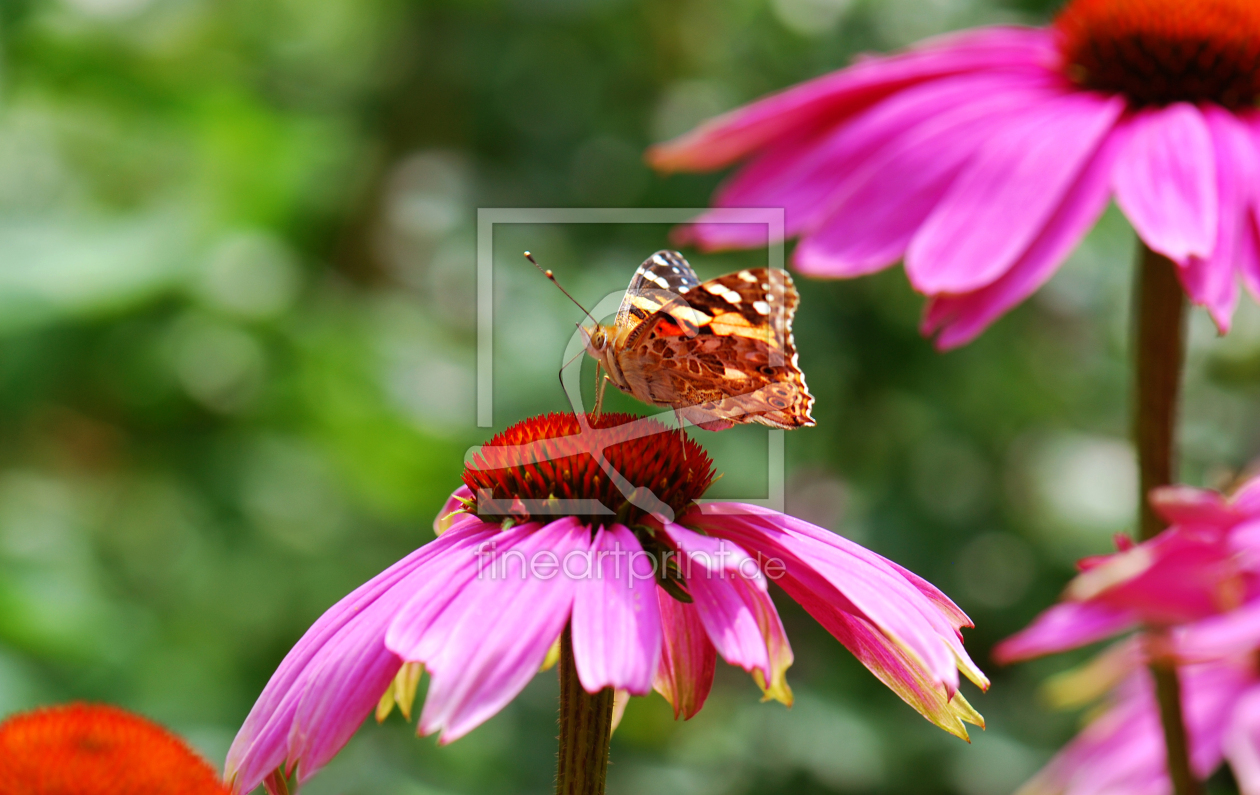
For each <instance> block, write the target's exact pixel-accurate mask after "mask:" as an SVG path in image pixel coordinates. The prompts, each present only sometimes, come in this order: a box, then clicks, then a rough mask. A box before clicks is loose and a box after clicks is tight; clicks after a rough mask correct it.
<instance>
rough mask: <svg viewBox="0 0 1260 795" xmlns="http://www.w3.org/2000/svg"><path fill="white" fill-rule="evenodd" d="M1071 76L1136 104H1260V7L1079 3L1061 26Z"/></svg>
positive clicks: (1193, 0) (1206, 2) (1116, 0)
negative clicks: (1121, 95) (1122, 95)
mask: <svg viewBox="0 0 1260 795" xmlns="http://www.w3.org/2000/svg"><path fill="white" fill-rule="evenodd" d="M1055 27H1056V28H1057V29H1058V31H1059V33H1060V35H1061V41H1060V46H1061V48H1062V52H1063V55H1064V60H1065V63H1066V66H1067V70H1068V74H1069V76H1070V77H1071V78H1072V80H1074V81H1075V82H1077V83H1078V84H1080V85H1082V86H1084V87H1086V88H1092V89H1097V90H1100V91H1109V92H1119V93H1121V94H1124V95H1126V96H1128V97H1129V99H1130V100H1131V101H1132V102H1133V103H1134V104H1135V105H1166V104H1169V103H1172V102H1183V101H1184V102H1215V103H1218V104H1220V105H1223V106H1225V107H1227V108H1231V109H1242V108H1247V107H1253V106H1255V105H1256V101H1257V98H1260V1H1258V0H1073V2H1071V3H1069V4H1068V5H1067V7H1066V8H1064V9H1063V11H1062V12H1061V13H1060V14H1059V17H1058V19H1056V20H1055Z"/></svg>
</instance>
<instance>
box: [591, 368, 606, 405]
mask: <svg viewBox="0 0 1260 795" xmlns="http://www.w3.org/2000/svg"><path fill="white" fill-rule="evenodd" d="M607 380H608V379H606V378H605V377H604V365H603V363H602V362H595V410H594V411H592V412H591V415H592V416H595V417H598V416H599V415H600V412H601V411H603V409H604V386H605V385H606V382H607Z"/></svg>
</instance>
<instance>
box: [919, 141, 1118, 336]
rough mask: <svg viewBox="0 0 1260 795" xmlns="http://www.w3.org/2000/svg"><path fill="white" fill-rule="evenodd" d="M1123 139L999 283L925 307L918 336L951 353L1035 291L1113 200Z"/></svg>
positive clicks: (1112, 144) (1090, 167) (1099, 157)
mask: <svg viewBox="0 0 1260 795" xmlns="http://www.w3.org/2000/svg"><path fill="white" fill-rule="evenodd" d="M1125 139H1126V133H1125V132H1124V131H1123V130H1112V132H1111V134H1110V135H1109V136H1108V138H1107V140H1106V141H1105V142H1104V143H1103V144H1102V145H1101V146H1100V147H1099V149H1098V151H1097V152H1096V153H1095V154H1094V156H1093V158H1092V159H1091V160H1090V162H1089V163H1088V164H1086V166H1085V167H1084V168H1083V169H1082V170H1081V172H1080V174H1079V175H1078V177H1077V179H1076V183H1075V184H1074V185H1073V186H1072V187H1071V188H1070V189H1069V190H1068V192H1067V193H1066V194H1065V196H1064V197H1063V201H1062V203H1061V204H1060V206H1059V209H1058V211H1057V212H1055V214H1054V215H1053V216H1052V217H1050V218H1049V220H1048V221H1047V223H1046V224H1045V227H1044V228H1043V229H1042V230H1041V232H1040V234H1039V235H1038V236H1037V238H1036V240H1034V241H1033V243H1032V245H1030V246H1029V247H1028V250H1027V251H1025V252H1024V254H1023V255H1022V256H1021V257H1020V259H1019V260H1018V261H1017V262H1016V263H1015V264H1014V265H1013V266H1012V267H1011V268H1010V270H1008V271H1007V272H1006V273H1005V274H1003V275H1002V276H1001V278H999V279H997V280H996V281H995V282H993V283H992V284H990V285H988V286H987V287H983V288H981V289H979V290H976V291H975V292H970V293H966V294H963V295H953V296H936V297H933V298H931V299H930V300H929V301H928V305H927V309H926V311H925V312H924V316H923V325H922V328H921V331H922V333H923V334H925V335H928V334H932V333H934V332H936V331H938V330H939V331H940V334H939V335H938V336H937V338H936V345H937V347H938V348H940V349H941V350H949V349H951V348H956V347H958V346H960V345H965V344H966V343H968V342H970V341H971V340H973V339H975V338H976V337H977V336H978V335H979V334H980V332H982V331H984V330H985V329H986V328H987V327H988V326H989V324H990V323H992V322H993V321H994V320H996V319H997V318H999V317H1001V316H1002V315H1003V314H1005V313H1006V312H1007V311H1008V310H1010V309H1011V308H1012V307H1014V306H1015V305H1017V304H1019V303H1020V302H1021V301H1023V300H1024V299H1025V298H1027V297H1028V296H1030V295H1032V294H1033V293H1034V292H1036V291H1037V289H1038V288H1040V287H1041V285H1043V284H1045V283H1046V281H1047V280H1048V279H1049V278H1050V277H1051V276H1052V275H1054V272H1055V271H1056V270H1058V268H1059V266H1060V265H1062V264H1063V261H1064V260H1065V259H1067V256H1068V255H1069V254H1070V253H1071V252H1072V249H1074V248H1075V247H1076V245H1077V243H1079V242H1080V240H1081V238H1083V237H1084V236H1085V233H1086V232H1088V231H1089V230H1090V228H1091V227H1092V226H1093V225H1094V223H1095V222H1096V221H1097V220H1098V216H1100V215H1102V212H1103V210H1104V209H1106V207H1107V202H1108V201H1109V200H1110V198H1111V174H1112V168H1113V166H1114V164H1115V158H1116V155H1117V154H1118V152H1119V150H1120V148H1121V146H1122V145H1123V141H1124V140H1125Z"/></svg>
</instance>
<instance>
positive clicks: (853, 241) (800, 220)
mask: <svg viewBox="0 0 1260 795" xmlns="http://www.w3.org/2000/svg"><path fill="white" fill-rule="evenodd" d="M1047 77H1048V76H1045V75H1042V76H1035V75H965V76H960V77H956V78H951V79H949V80H942V81H934V82H933V83H930V84H925V85H923V86H919V87H916V88H914V89H911V90H907V91H905V92H902V93H900V94H898V95H896V96H894V97H891V98H889V99H887V100H885V101H884V102H883V103H881V104H880V105H877V106H876V107H874V108H872V109H871V110H870V111H867V112H866V113H864V114H862V115H860V116H858V117H856V118H855V119H854V120H853V121H852V122H851V123H850V124H849V125H848V126H846V127H845V128H842V130H841V131H840V133H839V134H838V135H837V136H836V139H837V140H838V141H839V142H841V143H842V144H843V150H844V151H845V152H846V153H848V154H849V155H850V158H851V159H850V160H849V161H847V162H843V163H841V162H836V163H831V164H828V166H827V167H826V168H819V169H818V170H817V171H816V172H815V173H812V174H810V175H809V177H810V179H811V180H812V181H813V182H812V185H811V187H812V188H813V191H812V195H811V194H810V193H804V194H802V195H799V196H798V195H793V196H791V198H792V199H793V200H794V201H798V200H799V204H793V205H787V204H785V205H784V206H785V207H786V208H789V209H790V210H794V212H790V213H789V216H788V224H787V234H789V235H792V234H796V233H797V232H798V231H799V232H807V233H808V234H807V235H806V236H805V237H804V238H803V239H802V241H801V244H800V246H798V247H797V249H796V252H795V254H794V255H793V261H794V263H795V264H796V266H797V268H798V269H800V271H801V272H802V273H806V274H810V275H815V276H824V277H839V278H848V277H852V276H860V275H863V274H866V273H871V272H874V271H876V270H879V269H881V268H884V267H887V266H888V265H891V264H892V263H894V262H896V261H897V260H899V259H901V257H902V255H903V254H904V253H905V251H906V247H907V246H908V245H909V243H910V240H911V239H912V238H913V236H914V234H915V233H916V232H917V231H918V230H919V228H920V227H921V226H922V224H923V222H924V220H925V219H927V218H928V217H929V216H930V215H931V213H932V212H933V210H934V209H935V208H936V207H937V206H938V205H939V203H940V202H941V200H942V198H943V197H944V196H946V195H947V193H948V191H949V190H950V187H951V185H953V184H954V183H955V181H956V178H957V176H958V174H959V173H960V172H962V171H965V170H966V168H967V167H968V164H969V163H971V162H972V161H973V159H974V158H975V157H976V156H977V152H981V151H983V150H985V148H986V147H987V146H988V145H989V143H988V142H989V141H990V140H991V139H992V138H993V137H994V136H995V135H997V134H1000V131H1001V130H1002V129H1003V128H1004V127H1005V126H1008V125H1009V124H1011V123H1013V122H1014V120H1015V119H1017V118H1019V117H1020V116H1021V114H1024V113H1029V112H1032V111H1033V110H1034V109H1036V108H1039V107H1043V106H1045V105H1046V104H1048V103H1050V102H1053V100H1054V98H1056V97H1058V96H1060V95H1061V93H1062V88H1061V87H1060V86H1059V84H1058V83H1057V81H1055V80H1052V79H1047ZM855 138H856V139H857V140H858V141H860V142H861V145H860V146H859V145H854V144H855V143H856V142H855V141H854V140H853V139H855ZM741 173H742V172H741ZM771 198H773V197H771ZM785 198H786V197H785ZM724 200H725V198H724V197H721V196H719V197H715V201H719V202H720V201H724ZM798 207H799V208H800V209H797V208H798ZM794 219H795V220H796V223H793V220H794Z"/></svg>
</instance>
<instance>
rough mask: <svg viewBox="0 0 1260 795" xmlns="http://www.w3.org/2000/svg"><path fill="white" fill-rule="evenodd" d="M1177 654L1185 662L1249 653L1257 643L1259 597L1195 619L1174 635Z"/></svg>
mask: <svg viewBox="0 0 1260 795" xmlns="http://www.w3.org/2000/svg"><path fill="white" fill-rule="evenodd" d="M1176 640H1177V645H1176V648H1177V654H1178V656H1179V657H1180V658H1182V659H1185V660H1186V661H1188V662H1201V661H1206V660H1216V659H1220V658H1222V657H1234V656H1239V655H1246V654H1250V653H1252V652H1253V651H1255V649H1256V648H1258V647H1260V601H1256V602H1251V603H1249V604H1246V605H1243V606H1242V607H1240V608H1238V609H1237V610H1231V611H1230V612H1228V613H1224V614H1222V615H1219V616H1212V617H1210V618H1205V619H1203V620H1202V621H1196V622H1194V623H1193V624H1190V625H1188V626H1186V627H1184V628H1182V629H1181V630H1180V631H1178V633H1177V635H1176Z"/></svg>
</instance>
